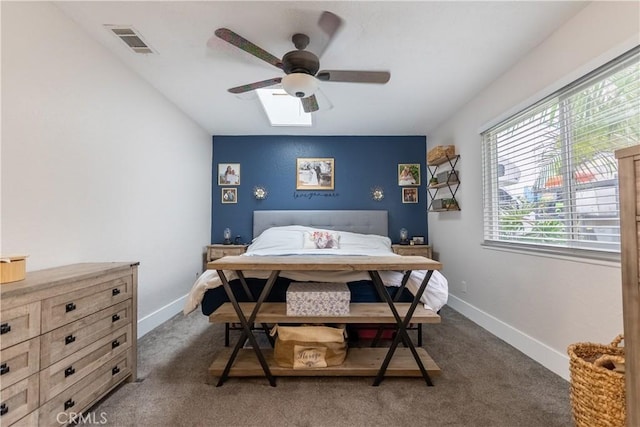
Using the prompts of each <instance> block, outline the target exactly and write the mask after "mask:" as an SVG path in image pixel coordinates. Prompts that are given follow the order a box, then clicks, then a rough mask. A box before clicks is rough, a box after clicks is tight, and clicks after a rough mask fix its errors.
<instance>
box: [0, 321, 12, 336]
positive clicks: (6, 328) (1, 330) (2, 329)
mask: <svg viewBox="0 0 640 427" xmlns="http://www.w3.org/2000/svg"><path fill="white" fill-rule="evenodd" d="M10 331H11V325H10V324H8V323H3V324H2V325H0V335H4V334H6V333H7V332H10Z"/></svg>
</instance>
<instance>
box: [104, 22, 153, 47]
mask: <svg viewBox="0 0 640 427" xmlns="http://www.w3.org/2000/svg"><path fill="white" fill-rule="evenodd" d="M105 27H106V28H107V29H108V30H109V31H111V33H112V34H113V35H115V36H116V37H118V38H119V39H120V40H122V41H123V42H125V43H126V44H127V46H129V48H131V50H133V51H134V52H135V53H155V52H154V51H153V49H151V47H150V46H149V45H148V44H147V43H146V42H145V41H144V40H142V37H141V36H140V34H138V32H137V31H136V30H134V29H133V28H132V27H127V26H114V25H105Z"/></svg>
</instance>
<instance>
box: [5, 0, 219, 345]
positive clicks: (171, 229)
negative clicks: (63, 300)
mask: <svg viewBox="0 0 640 427" xmlns="http://www.w3.org/2000/svg"><path fill="white" fill-rule="evenodd" d="M1 7H2V9H1V11H2V152H1V153H2V154H1V164H2V171H1V177H2V182H1V190H2V194H1V196H2V198H1V212H2V217H1V221H0V225H1V229H0V230H1V235H0V237H1V240H0V242H1V244H2V246H1V250H2V253H5V254H7V253H26V254H29V258H28V260H27V269H28V270H36V269H42V268H48V267H53V266H59V265H64V264H70V263H76V262H92V261H139V262H140V267H139V276H138V282H139V305H138V307H139V308H138V310H139V311H138V318H139V319H142V321H141V323H140V331H139V332H140V334H139V335H141V334H143V333H144V332H146V331H148V330H149V329H150V328H152V327H154V326H155V325H157V324H158V323H160V322H161V321H163V320H165V319H166V318H167V316H170V315H173V314H175V313H177V312H179V311H180V310H181V308H182V303H181V298H182V297H184V296H185V294H186V293H187V292H188V290H189V289H190V287H191V285H192V284H193V281H194V279H195V277H196V274H197V273H199V272H200V271H201V270H202V259H201V256H200V254H201V253H202V251H203V247H204V246H205V245H206V244H207V243H208V241H209V236H210V220H211V137H210V135H208V134H207V133H206V132H205V131H204V130H203V129H202V128H200V127H199V126H197V125H196V124H195V123H194V122H193V121H192V120H190V119H189V118H187V117H186V116H185V115H184V114H183V113H182V112H181V111H179V110H178V109H177V107H176V106H175V105H173V104H171V103H170V102H168V101H167V100H166V99H165V98H164V97H162V96H161V95H160V94H159V93H158V92H157V91H156V90H155V89H153V88H152V87H151V86H150V85H148V84H147V83H145V82H144V81H143V80H142V79H141V78H139V77H138V76H137V75H136V74H135V73H134V72H132V71H130V70H129V69H128V68H126V67H125V66H124V65H123V64H122V63H120V62H119V61H118V60H117V59H115V57H114V56H113V55H112V54H110V53H109V52H107V50H106V49H105V48H103V47H102V46H101V45H99V44H98V43H97V42H95V41H93V40H92V39H90V38H88V36H86V35H85V33H84V32H83V31H82V30H81V29H80V28H79V27H78V26H77V25H76V24H75V23H74V22H73V21H71V20H70V19H69V18H67V17H65V16H64V15H63V14H62V13H61V12H60V11H59V9H57V8H56V7H55V6H54V5H52V4H51V3H41V2H38V3H32V2H2V6H1ZM168 304H169V307H167V310H165V311H158V310H159V309H161V308H162V307H165V306H167V305H168Z"/></svg>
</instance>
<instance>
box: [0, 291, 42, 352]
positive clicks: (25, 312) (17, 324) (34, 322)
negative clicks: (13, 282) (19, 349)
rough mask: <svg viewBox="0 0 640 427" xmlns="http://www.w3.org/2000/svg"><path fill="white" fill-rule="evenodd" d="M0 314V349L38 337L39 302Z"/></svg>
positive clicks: (9, 309)
mask: <svg viewBox="0 0 640 427" xmlns="http://www.w3.org/2000/svg"><path fill="white" fill-rule="evenodd" d="M3 305H5V306H4V307H2V311H1V312H0V323H2V325H1V327H0V335H1V336H0V347H1V348H3V349H4V348H7V347H11V346H12V345H14V344H17V343H19V342H22V341H26V340H28V339H30V338H33V337H36V336H38V335H40V301H37V302H34V303H31V304H27V305H21V306H19V307H11V308H5V307H6V302H5V303H4V304H3Z"/></svg>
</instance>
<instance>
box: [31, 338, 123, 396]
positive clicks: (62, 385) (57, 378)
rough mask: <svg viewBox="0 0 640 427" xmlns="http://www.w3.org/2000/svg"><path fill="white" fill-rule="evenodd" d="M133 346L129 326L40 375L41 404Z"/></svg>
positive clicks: (44, 370)
mask: <svg viewBox="0 0 640 427" xmlns="http://www.w3.org/2000/svg"><path fill="white" fill-rule="evenodd" d="M129 347H131V325H126V326H124V327H122V328H120V329H118V330H117V331H114V332H112V333H111V334H109V335H107V336H106V337H103V338H101V339H99V340H98V341H96V342H94V343H93V344H91V345H89V346H86V347H85V348H83V349H81V350H79V351H77V352H75V353H74V354H72V355H71V356H69V357H67V358H65V359H63V360H61V361H59V362H57V363H54V364H53V365H51V366H49V367H48V368H46V369H43V370H42V371H41V372H40V401H41V402H42V403H44V402H46V401H48V400H49V399H51V398H52V397H54V396H55V395H57V394H59V393H60V392H62V391H64V390H65V389H66V388H68V387H70V386H71V385H73V384H75V383H77V382H78V381H80V380H82V378H84V377H86V376H87V375H89V374H90V373H91V372H93V371H95V370H96V369H98V368H99V367H100V366H102V365H104V363H105V361H106V360H110V359H112V358H113V357H115V356H116V355H118V354H121V353H123V352H125V351H126V350H127V349H128V348H129Z"/></svg>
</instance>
